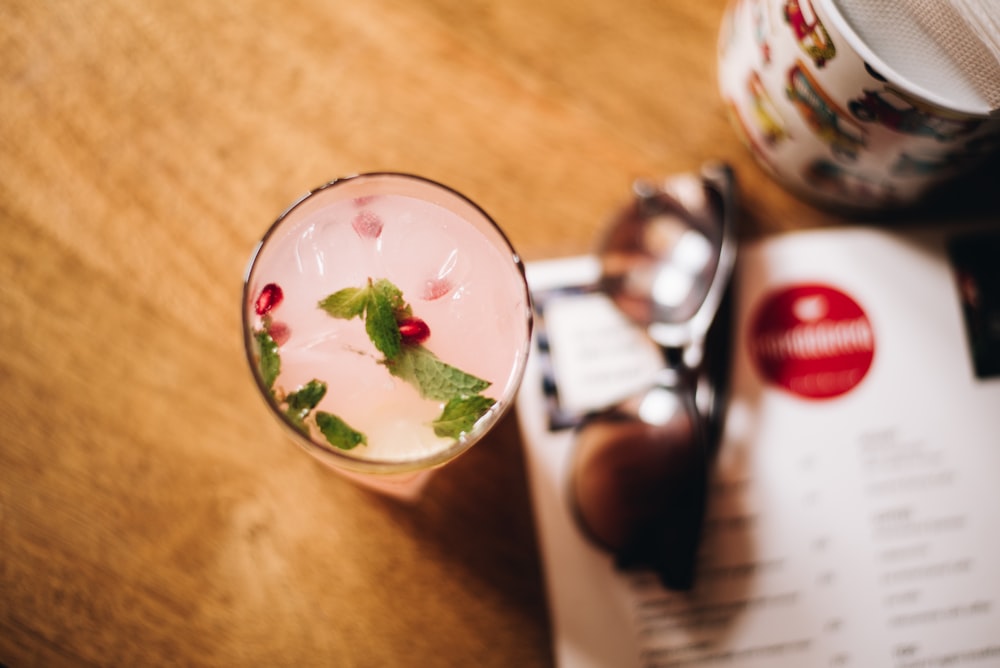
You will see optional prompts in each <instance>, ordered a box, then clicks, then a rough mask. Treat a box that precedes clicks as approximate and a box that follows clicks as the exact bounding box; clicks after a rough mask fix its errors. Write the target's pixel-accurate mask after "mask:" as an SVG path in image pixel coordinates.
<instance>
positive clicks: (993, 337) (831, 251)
mask: <svg viewBox="0 0 1000 668" xmlns="http://www.w3.org/2000/svg"><path fill="white" fill-rule="evenodd" d="M740 254H741V255H740V259H739V261H738V267H737V273H736V277H735V281H736V284H735V288H736V293H735V294H736V298H737V301H736V304H737V312H736V316H737V317H736V319H735V322H736V325H735V326H736V330H735V331H734V366H733V369H732V374H733V375H732V383H733V384H732V401H731V403H730V406H729V411H728V417H727V423H726V431H725V434H724V437H723V443H722V447H721V450H720V453H719V457H718V460H717V462H716V467H715V469H716V470H715V475H714V482H713V485H712V493H711V498H710V501H709V509H708V518H707V522H706V525H705V537H704V543H703V546H702V552H701V554H700V556H699V569H698V575H697V585H696V587H695V589H694V591H692V592H690V593H674V592H669V591H667V590H664V589H663V588H661V587H660V585H659V584H658V580H657V578H656V577H655V576H654V575H653V574H651V573H645V572H641V571H637V572H620V571H617V570H616V569H615V567H614V564H613V560H612V558H611V556H610V555H608V554H606V553H605V552H603V551H602V550H601V549H599V548H597V547H595V546H594V545H592V544H591V543H589V542H588V540H587V538H586V537H585V535H584V534H583V533H582V532H581V531H580V530H579V529H578V527H577V525H576V523H575V520H574V517H573V515H572V513H571V511H570V509H569V507H568V503H567V498H568V492H567V484H568V480H567V470H568V466H569V463H570V461H571V459H572V457H573V453H574V449H573V447H574V437H573V425H574V424H575V423H576V421H577V420H579V418H580V416H581V415H582V414H583V413H585V412H587V411H588V410H593V409H596V408H600V407H603V406H605V405H607V404H609V403H612V402H614V401H616V400H617V399H618V398H621V397H623V396H625V395H627V394H629V393H630V392H632V391H634V390H637V389H639V388H641V387H643V386H644V385H645V384H646V383H649V382H650V378H651V376H652V373H653V372H654V371H655V370H656V368H657V365H659V364H660V363H661V362H660V356H659V352H658V351H657V350H656V349H655V348H654V347H653V346H652V345H651V344H650V343H649V342H648V341H647V340H646V338H645V336H644V334H643V332H641V331H638V330H636V329H635V328H634V327H633V326H632V325H630V324H629V323H628V322H626V321H625V320H624V319H623V317H622V316H621V315H620V314H619V313H618V312H617V311H616V310H615V309H614V307H613V306H612V305H611V304H610V302H609V301H608V300H607V299H606V298H605V297H604V296H603V295H601V294H600V293H599V292H598V291H597V290H596V289H595V287H594V282H595V280H596V278H597V272H598V270H599V269H598V266H597V264H596V262H595V260H594V258H591V257H578V258H570V259H564V260H553V261H549V262H539V263H534V264H531V265H529V267H528V282H529V285H530V286H531V288H532V293H533V295H534V297H535V300H536V305H537V308H538V311H539V318H538V323H537V324H538V326H537V328H536V337H535V339H536V341H535V343H536V349H535V350H533V355H532V358H531V361H530V363H529V368H528V370H527V374H526V376H525V379H524V382H523V385H522V389H521V392H520V395H519V398H518V415H519V419H520V422H521V427H522V431H523V434H524V439H525V443H526V448H527V461H528V467H529V477H530V485H531V491H532V496H533V504H534V509H535V513H536V524H537V527H538V532H539V543H540V545H541V549H542V558H543V563H544V568H545V574H546V582H547V592H548V599H549V609H550V611H551V615H552V622H553V633H554V643H555V648H554V650H555V656H556V660H557V663H558V665H559V666H560V667H562V668H585V667H590V666H593V667H595V668H609V667H614V668H628V667H638V666H644V667H663V668H666V667H668V666H726V667H732V666H736V667H761V668H763V667H766V668H781V667H786V666H787V667H789V668H792V667H794V668H803V667H810V666H858V667H865V668H868V667H872V666H876V667H877V666H890V667H894V668H904V667H906V668H910V667H912V668H916V667H918V666H919V667H925V666H926V667H931V666H977V667H978V666H1000V519H998V518H1000V515H998V512H1000V361H998V359H1000V358H998V355H1000V305H998V303H1000V285H998V283H1000V235H998V234H997V232H996V231H993V232H989V231H986V232H984V231H982V230H980V231H976V232H962V233H959V232H957V231H935V232H927V231H922V232H912V233H907V232H890V231H885V230H877V229H867V228H850V229H835V230H819V231H809V232H800V233H793V234H789V235H784V236H780V237H775V238H772V239H768V240H764V241H761V242H756V243H753V244H749V245H746V246H745V247H743V248H741V249H740ZM539 344H540V345H539Z"/></svg>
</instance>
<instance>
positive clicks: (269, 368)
mask: <svg viewBox="0 0 1000 668" xmlns="http://www.w3.org/2000/svg"><path fill="white" fill-rule="evenodd" d="M254 343H255V345H256V348H257V364H258V367H259V368H260V377H261V379H262V380H263V381H264V385H265V386H266V387H267V389H269V390H271V389H273V388H274V381H275V380H277V379H278V374H279V373H281V356H280V355H278V344H277V343H275V342H274V339H272V338H271V335H270V334H268V333H267V331H265V330H263V329H261V330H258V331H256V332H254Z"/></svg>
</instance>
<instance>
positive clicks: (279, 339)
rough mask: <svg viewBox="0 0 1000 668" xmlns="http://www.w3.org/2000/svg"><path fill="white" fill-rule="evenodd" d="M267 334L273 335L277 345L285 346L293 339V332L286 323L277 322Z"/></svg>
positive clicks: (268, 329) (270, 327)
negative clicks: (290, 338)
mask: <svg viewBox="0 0 1000 668" xmlns="http://www.w3.org/2000/svg"><path fill="white" fill-rule="evenodd" d="M267 333H268V334H270V335H271V338H272V339H273V340H274V343H275V344H276V345H279V346H283V345H285V342H286V341H288V339H289V337H291V335H292V330H291V329H290V328H289V327H288V325H286V324H285V323H283V322H280V321H277V320H276V321H273V322H272V323H271V324H270V326H269V327H268V328H267Z"/></svg>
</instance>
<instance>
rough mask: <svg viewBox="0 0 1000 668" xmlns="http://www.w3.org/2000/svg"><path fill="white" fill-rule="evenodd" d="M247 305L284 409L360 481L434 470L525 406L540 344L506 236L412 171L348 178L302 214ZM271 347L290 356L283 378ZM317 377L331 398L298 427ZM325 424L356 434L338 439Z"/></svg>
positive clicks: (253, 276)
mask: <svg viewBox="0 0 1000 668" xmlns="http://www.w3.org/2000/svg"><path fill="white" fill-rule="evenodd" d="M275 286H278V287H280V291H279V290H276V289H275ZM380 290H381V291H380ZM278 292H280V300H277V299H276V295H277V294H278ZM262 293H265V294H263V295H262ZM384 294H388V295H395V297H394V298H393V299H391V300H390V299H387V298H384V297H383V295H384ZM333 295H338V297H337V298H334V297H331V296H333ZM344 295H346V297H345V300H346V301H345V303H346V304H347V306H346V307H345V309H347V310H348V311H349V313H344V312H342V309H340V307H339V304H340V303H341V301H340V296H344ZM245 298H246V304H245V326H246V335H247V343H248V351H250V352H251V363H252V364H253V365H254V367H255V371H256V375H257V379H258V382H259V383H260V385H261V387H262V389H263V390H265V394H266V396H268V400H269V403H270V405H271V406H272V408H274V409H275V410H276V412H277V413H278V414H279V416H281V417H282V419H283V421H284V422H285V423H286V424H288V425H289V426H291V427H292V429H293V432H294V433H295V434H296V436H297V437H299V436H301V437H303V438H300V439H299V440H300V442H301V443H303V444H304V445H306V447H307V448H308V449H309V451H310V452H311V453H312V454H314V455H316V456H318V457H320V458H321V459H323V460H325V461H327V462H328V463H331V464H333V465H335V466H338V467H342V468H347V469H349V470H354V471H361V472H383V473H384V472H389V473H392V472H403V471H414V470H420V469H424V468H429V467H432V466H435V465H437V464H440V463H443V462H445V461H448V460H449V459H451V458H452V457H454V456H456V455H457V454H459V453H460V452H462V451H464V450H465V449H467V448H468V447H469V446H471V445H472V444H473V443H474V442H475V441H476V440H477V439H478V438H479V437H480V436H481V435H482V434H483V433H484V432H485V431H487V430H488V429H489V428H490V427H491V426H492V425H493V424H494V423H495V422H496V420H497V419H498V418H499V417H500V415H502V414H503V413H504V412H505V411H506V410H507V408H508V407H509V405H510V404H511V402H512V400H513V397H514V394H515V392H516V389H517V386H518V383H519V382H520V378H521V374H522V372H523V368H524V363H525V356H526V354H527V350H528V340H529V336H530V327H531V318H530V304H529V300H528V296H527V290H526V286H525V283H524V278H523V271H522V266H521V264H520V262H519V260H518V258H517V256H516V254H514V252H513V251H512V249H511V248H510V246H509V244H508V242H507V240H506V238H505V237H504V236H503V234H502V233H501V232H500V231H499V230H498V229H497V228H496V226H495V225H494V224H493V222H492V221H491V220H490V219H489V218H488V217H487V216H486V215H485V214H484V213H483V212H482V211H481V210H480V209H479V208H478V207H476V206H475V205H473V204H472V203H470V202H469V201H468V200H466V199H464V198H463V197H461V196H460V195H458V194H457V193H454V192H453V191H450V190H448V189H447V188H444V187H442V186H439V185H437V184H434V183H432V182H429V181H426V180H423V179H419V178H416V177H411V176H405V175H398V174H373V175H362V176H359V177H352V178H350V179H343V180H340V181H335V182H333V183H332V184H330V185H328V186H325V187H323V188H321V189H319V190H317V191H315V192H313V193H312V194H310V195H309V196H308V197H307V198H305V199H303V200H301V201H300V202H299V203H297V204H296V205H294V206H293V207H292V208H291V209H289V210H288V211H287V212H286V213H285V214H284V215H283V216H282V217H281V218H280V219H279V220H278V222H277V223H275V225H274V227H272V229H271V230H270V231H269V233H268V235H267V236H266V237H265V239H264V241H263V242H262V245H261V247H260V249H259V250H258V252H257V254H256V256H255V258H254V260H253V262H252V265H251V270H250V273H249V276H248V279H247V285H246V294H245ZM331 300H332V301H331ZM331 303H335V304H337V305H338V306H330V304H331ZM361 303H363V304H364V305H365V306H364V307H362V306H359V304H361ZM389 305H391V306H392V310H391V312H392V313H393V316H392V318H390V319H388V322H389V323H390V324H392V323H393V322H394V324H395V327H389V328H388V329H386V327H385V326H384V325H385V324H386V322H387V320H386V317H387V316H385V312H386V310H388V306H389ZM351 309H353V310H351ZM358 311H360V312H358ZM380 314H381V316H382V319H381V320H376V318H377V317H378V316H379V315H380ZM373 322H377V323H378V324H372V323H373ZM380 325H383V327H382V328H381V329H380ZM389 329H392V330H396V329H398V330H399V334H394V333H393V332H389ZM373 331H374V332H375V333H374V334H373ZM262 332H266V333H267V334H268V335H269V336H270V337H271V338H270V340H268V339H267V338H266V337H265V338H263V339H261V338H260V337H261V336H262ZM382 334H385V335H387V336H388V335H390V334H391V335H392V336H395V337H397V338H398V339H399V341H398V351H397V349H396V348H395V347H392V346H390V348H391V350H389V352H386V349H385V346H386V345H388V344H381V341H383V339H384V337H383V336H382ZM261 341H264V345H265V347H269V346H271V345H272V344H273V345H274V346H275V347H276V353H277V357H278V358H280V372H279V373H277V374H276V376H275V377H274V378H273V382H270V383H269V382H268V380H270V379H269V378H268V377H267V376H268V372H267V370H266V369H264V368H263V367H264V366H266V365H267V363H268V362H267V361H264V362H262V353H261ZM262 365H263V366H262ZM414 368H416V369H417V372H414V373H411V372H410V370H412V369H414ZM273 375H274V374H273V373H272V376H273ZM439 379H440V380H441V382H438V380H439ZM316 381H318V382H320V383H322V384H323V385H324V386H325V393H324V394H323V396H322V399H320V400H319V401H318V403H316V404H315V405H314V406H311V407H310V410H309V415H308V416H307V417H306V419H305V421H304V423H296V422H295V421H294V420H290V419H289V417H288V415H289V408H290V402H294V401H295V396H294V393H296V391H298V390H299V389H300V388H303V387H307V386H309V384H310V383H311V382H313V383H315V382H316ZM313 387H315V385H313ZM289 394H293V397H292V398H291V399H289ZM494 402H495V403H494ZM446 409H447V411H451V412H450V413H448V412H446ZM293 412H294V411H293ZM456 414H457V415H458V416H459V417H460V418H461V419H459V420H457V421H455V420H453V419H452V418H454V417H455V415H456ZM321 415H332V416H335V417H336V420H337V424H338V425H340V426H343V427H345V428H348V433H350V434H351V435H352V437H351V438H350V439H348V440H347V441H346V442H344V441H342V440H338V439H337V438H334V440H332V441H331V440H330V439H329V438H328V437H327V432H326V431H325V430H321V429H320V425H324V427H325V426H326V425H328V424H329V422H330V420H331V418H321V417H320V416H321ZM324 420H325V421H324ZM342 432H343V430H341V431H340V432H338V434H340V433H342ZM358 438H362V439H363V440H361V442H357V443H355V442H354V441H355V440H357V439H358Z"/></svg>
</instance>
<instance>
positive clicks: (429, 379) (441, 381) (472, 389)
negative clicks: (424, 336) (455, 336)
mask: <svg viewBox="0 0 1000 668" xmlns="http://www.w3.org/2000/svg"><path fill="white" fill-rule="evenodd" d="M385 364H386V367H387V368H388V369H389V373H391V374H392V375H393V376H396V377H397V378H400V379H402V380H404V381H406V382H408V383H410V384H411V385H413V386H414V387H416V388H417V391H418V392H420V396H422V397H424V398H425V399H433V400H435V401H449V400H451V399H454V398H456V397H469V396H472V395H475V394H479V393H480V392H482V391H483V390H485V389H486V388H487V387H489V386H490V382H489V381H487V380H483V379H482V378H477V377H476V376H473V375H472V374H468V373H465V372H464V371H462V370H460V369H456V368H455V367H453V366H451V365H450V364H445V363H444V362H442V361H441V360H439V359H438V358H437V357H436V356H435V355H434V353H432V352H431V351H429V350H427V349H426V348H424V347H423V346H404V347H403V348H402V349H401V350H400V352H399V354H398V355H397V356H396V357H395V358H394V359H391V360H387V361H386V363H385Z"/></svg>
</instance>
